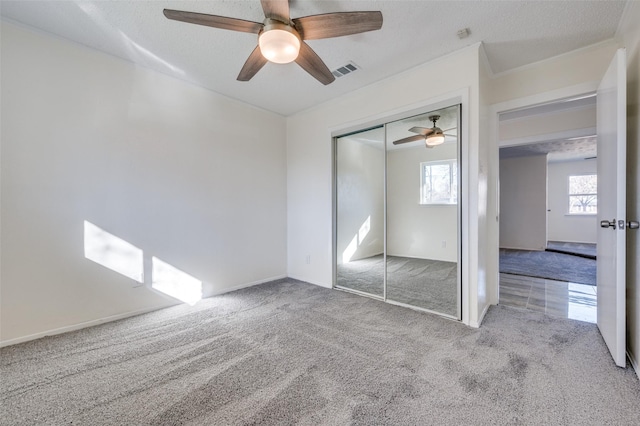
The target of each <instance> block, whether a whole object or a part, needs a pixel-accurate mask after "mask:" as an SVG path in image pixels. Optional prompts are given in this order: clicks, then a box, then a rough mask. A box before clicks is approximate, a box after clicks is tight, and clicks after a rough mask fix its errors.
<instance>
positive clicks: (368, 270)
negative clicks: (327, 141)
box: [335, 126, 385, 297]
mask: <svg viewBox="0 0 640 426" xmlns="http://www.w3.org/2000/svg"><path fill="white" fill-rule="evenodd" d="M335 144H336V145H335V154H336V175H335V179H336V183H335V185H336V186H335V188H336V281H335V283H336V287H340V288H345V289H350V290H356V291H359V292H363V293H367V294H370V295H374V296H378V297H383V296H384V173H385V167H384V162H385V149H384V127H382V126H380V127H378V128H374V129H370V130H366V131H362V132H358V133H354V134H350V135H347V136H342V137H339V138H336V142H335Z"/></svg>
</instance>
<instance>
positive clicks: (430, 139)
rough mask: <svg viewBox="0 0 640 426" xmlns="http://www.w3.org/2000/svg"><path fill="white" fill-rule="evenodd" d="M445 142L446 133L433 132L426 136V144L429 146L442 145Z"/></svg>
mask: <svg viewBox="0 0 640 426" xmlns="http://www.w3.org/2000/svg"><path fill="white" fill-rule="evenodd" d="M443 143H444V135H443V134H441V133H440V134H437V133H436V134H433V135H429V136H427V137H426V138H425V144H426V145H427V146H429V147H431V146H436V145H441V144H443Z"/></svg>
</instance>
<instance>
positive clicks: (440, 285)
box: [337, 255, 458, 317]
mask: <svg viewBox="0 0 640 426" xmlns="http://www.w3.org/2000/svg"><path fill="white" fill-rule="evenodd" d="M383 277H384V258H383V256H382V255H378V256H372V257H368V258H366V259H360V260H356V261H352V262H349V263H345V264H342V265H338V268H337V284H338V285H339V286H341V287H346V288H350V289H354V290H358V291H363V292H365V293H369V294H374V295H377V296H380V297H382V295H383V288H382V287H383ZM387 299H388V300H392V301H395V302H400V303H406V304H408V305H411V306H417V307H419V308H424V309H429V310H431V311H435V312H439V313H443V314H446V315H451V316H453V317H457V316H458V265H457V263H455V262H443V261H440V260H430V259H416V258H410V257H400V256H387Z"/></svg>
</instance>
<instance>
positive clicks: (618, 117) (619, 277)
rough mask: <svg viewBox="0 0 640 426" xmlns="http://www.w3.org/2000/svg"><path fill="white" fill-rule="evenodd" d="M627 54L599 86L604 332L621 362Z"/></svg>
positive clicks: (599, 259) (600, 322)
mask: <svg viewBox="0 0 640 426" xmlns="http://www.w3.org/2000/svg"><path fill="white" fill-rule="evenodd" d="M626 69H627V66H626V51H625V49H619V50H618V51H617V52H616V55H615V57H614V58H613V61H612V62H611V65H609V69H608V70H607V72H606V74H605V76H604V78H603V79H602V81H601V82H600V86H599V87H598V100H597V110H598V120H597V127H598V224H599V226H600V227H599V228H598V255H597V271H598V272H597V284H598V328H599V329H600V333H602V337H603V338H604V341H605V342H606V344H607V346H608V347H609V351H610V352H611V355H612V356H613V360H614V361H615V363H616V364H617V365H618V366H620V367H624V366H625V364H626V357H625V346H626V342H625V232H626V229H625V228H626V226H625V223H626V222H625V209H626V196H625V191H626V153H627V139H626V137H627V136H626V126H627V125H626V104H627V101H626V90H627V89H626V81H627V80H626Z"/></svg>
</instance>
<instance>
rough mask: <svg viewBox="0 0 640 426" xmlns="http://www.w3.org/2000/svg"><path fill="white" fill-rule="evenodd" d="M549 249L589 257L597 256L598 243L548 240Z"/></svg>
mask: <svg viewBox="0 0 640 426" xmlns="http://www.w3.org/2000/svg"><path fill="white" fill-rule="evenodd" d="M547 251H553V252H556V253H564V254H572V255H574V256H581V257H586V258H588V259H595V258H596V252H597V249H596V244H588V243H567V242H564V241H548V242H547Z"/></svg>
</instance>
